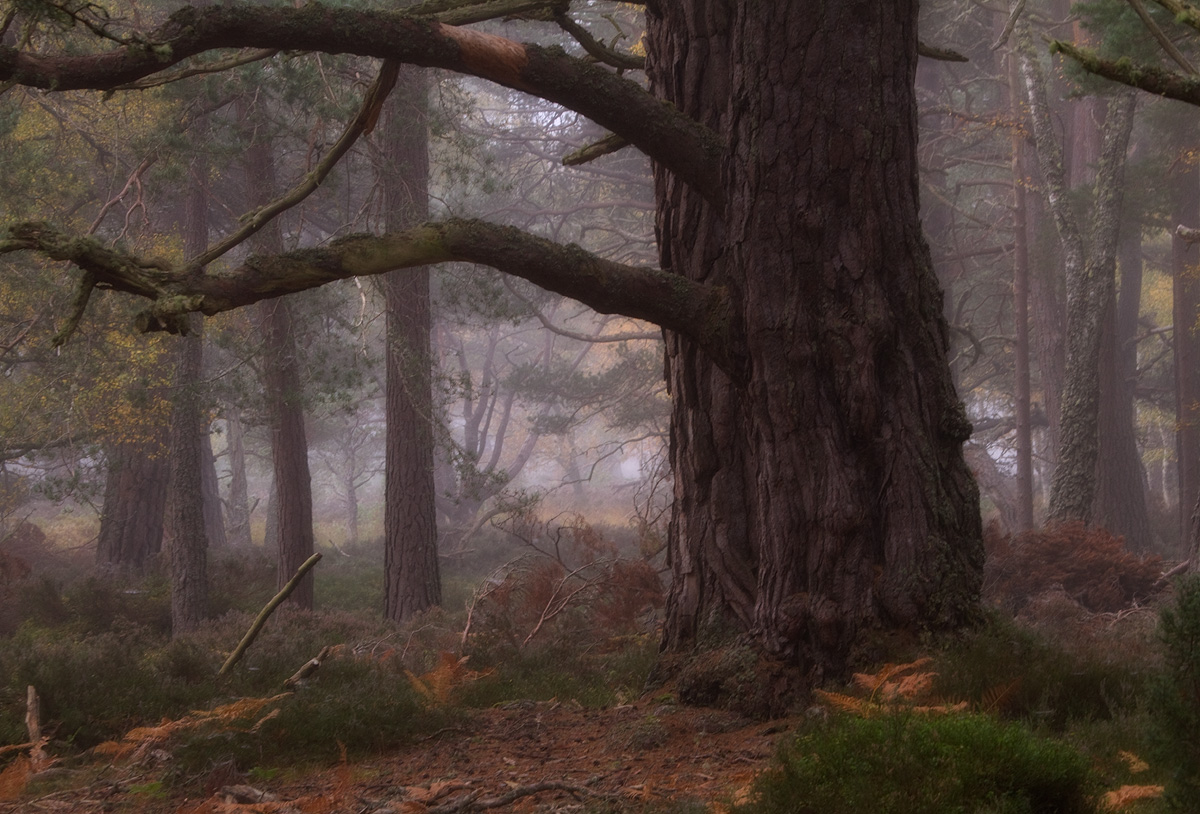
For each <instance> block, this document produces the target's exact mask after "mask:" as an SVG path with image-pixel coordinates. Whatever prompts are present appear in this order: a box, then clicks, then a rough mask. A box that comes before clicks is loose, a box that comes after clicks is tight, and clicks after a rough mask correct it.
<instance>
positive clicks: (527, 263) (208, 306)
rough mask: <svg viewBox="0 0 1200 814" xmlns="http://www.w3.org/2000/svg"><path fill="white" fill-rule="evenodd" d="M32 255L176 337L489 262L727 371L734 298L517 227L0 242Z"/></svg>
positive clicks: (28, 234) (33, 236)
mask: <svg viewBox="0 0 1200 814" xmlns="http://www.w3.org/2000/svg"><path fill="white" fill-rule="evenodd" d="M17 251H32V252H37V253H39V254H42V255H44V256H46V257H48V258H50V259H52V260H67V261H70V262H72V263H74V264H75V265H77V266H79V268H81V269H83V271H84V272H85V273H90V274H91V275H93V277H94V279H95V284H96V287H97V288H100V289H110V290H113V291H120V292H123V293H126V294H133V295H135V296H139V297H145V298H147V299H150V300H152V301H153V304H152V305H151V306H150V307H149V308H147V309H146V310H144V311H143V312H142V313H141V315H140V316H139V320H138V321H139V326H140V327H141V328H142V329H143V330H166V331H174V332H178V331H180V330H181V329H182V327H183V321H182V319H181V318H182V317H183V315H185V314H187V313H189V312H192V311H198V312H200V313H203V314H208V315H212V314H217V313H221V312H222V311H230V310H232V309H234V308H240V307H242V306H244V305H249V304H251V303H254V302H258V301H259V300H265V299H270V298H272V297H279V296H282V295H284V294H291V293H294V292H297V291H306V290H308V289H311V288H317V287H319V286H322V285H325V284H326V283H330V282H333V281H335V280H344V279H347V278H350V277H369V276H374V275H378V274H384V273H386V272H389V271H394V270H396V269H403V268H413V267H417V266H425V265H432V264H435V263H443V262H448V261H464V262H469V263H478V264H480V265H485V266H491V267H492V268H495V269H498V270H500V271H503V272H505V273H508V274H512V275H514V276H517V277H521V278H523V279H526V280H528V281H530V282H531V283H534V284H535V285H538V286H540V287H542V288H545V289H547V290H549V291H554V292H555V293H558V294H562V295H563V296H566V297H571V298H572V299H575V300H578V301H580V302H582V303H584V304H585V305H588V306H590V307H591V308H593V309H595V310H596V311H599V312H600V313H602V314H622V315H624V316H628V317H633V318H635V319H642V320H645V321H647V322H653V323H654V324H656V325H659V326H661V327H663V328H666V329H668V330H671V331H675V332H677V333H679V334H682V335H684V336H687V337H689V338H691V339H692V340H693V341H695V342H696V343H697V344H699V345H700V346H701V347H703V348H704V349H705V350H706V351H707V352H708V353H709V354H710V355H711V356H712V358H713V359H714V361H716V362H717V363H718V364H720V365H721V366H722V367H724V368H726V370H730V369H731V366H732V356H731V353H732V351H731V345H732V342H731V339H732V334H731V331H732V329H731V323H732V320H733V316H732V311H731V308H730V303H729V297H728V292H727V290H726V289H725V288H723V287H719V286H709V285H703V284H700V283H695V282H692V281H690V280H687V279H686V278H684V277H681V276H679V275H677V274H671V273H669V272H666V271H662V270H659V269H652V268H639V267H636V266H628V265H624V264H622V263H616V262H613V261H611V260H605V259H603V258H601V257H598V256H596V255H594V254H591V253H590V252H587V251H585V250H584V249H582V248H580V247H579V246H575V245H567V246H563V245H560V244H557V243H553V242H551V241H549V240H545V239H543V238H539V237H535V236H534V235H530V234H528V233H526V232H522V231H521V230H520V229H517V228H514V227H511V226H498V225H496V224H493V223H487V222H485V221H479V220H461V219H452V220H446V221H442V222H437V223H426V224H423V225H421V226H416V227H414V228H411V229H407V230H404V231H402V232H393V233H390V234H385V235H378V236H376V235H350V236H348V237H344V238H341V239H339V240H336V241H334V242H332V243H330V244H329V245H327V246H324V247H321V248H313V249H299V250H296V251H291V252H286V253H284V254H279V255H267V256H264V255H252V256H250V257H248V258H247V259H246V260H245V261H244V262H243V263H242V264H241V265H240V266H238V267H237V268H233V269H229V270H224V271H211V270H206V269H204V268H202V267H200V266H198V265H196V264H194V263H193V264H188V265H184V266H182V267H170V266H164V265H163V264H161V263H158V262H154V261H147V260H143V259H140V258H137V257H135V256H133V255H131V254H127V253H125V252H122V251H120V250H117V249H111V248H108V247H107V246H105V245H104V244H102V243H101V242H100V241H98V240H95V239H93V238H79V237H73V236H71V235H68V234H66V233H64V232H62V231H60V230H58V229H56V228H54V227H52V226H50V225H49V224H46V223H38V222H31V223H21V224H17V225H16V226H14V227H12V228H11V229H10V230H9V234H8V237H7V238H6V239H3V240H0V254H5V253H10V252H17Z"/></svg>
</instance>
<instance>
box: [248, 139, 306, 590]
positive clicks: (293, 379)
mask: <svg viewBox="0 0 1200 814" xmlns="http://www.w3.org/2000/svg"><path fill="white" fill-rule="evenodd" d="M246 180H247V183H248V185H249V190H248V194H247V198H248V199H249V200H250V201H251V204H252V205H255V206H261V205H262V204H263V203H266V202H267V201H269V200H270V199H271V196H273V195H274V194H275V191H276V182H275V166H274V158H273V156H272V153H271V150H270V145H269V143H268V142H267V141H266V139H265V137H263V136H262V135H261V134H260V135H259V136H258V140H256V141H255V142H254V143H253V144H251V146H250V147H249V148H248V149H247V150H246ZM256 196H261V197H257V198H256ZM253 241H254V245H255V248H256V249H258V250H259V251H264V252H271V253H278V252H282V251H283V234H282V233H281V232H280V228H279V222H278V221H273V222H272V223H270V224H268V225H267V226H266V228H264V229H263V230H262V231H261V232H259V233H258V234H257V235H256V236H255V237H254V238H253ZM258 317H259V325H260V326H261V330H262V333H263V355H264V358H263V369H264V380H265V381H264V382H263V384H264V389H265V392H266V399H267V413H268V416H269V419H270V423H271V460H272V467H273V472H274V474H275V490H276V495H277V499H276V501H275V506H276V520H277V522H278V524H279V525H278V529H279V531H278V555H277V557H276V567H277V573H276V580H275V581H276V584H277V586H278V587H279V588H280V589H282V588H283V586H284V585H286V584H287V583H288V580H290V579H291V578H292V575H293V574H295V573H296V570H297V569H298V568H299V567H300V566H301V565H303V564H304V561H305V560H307V559H308V558H309V557H311V556H312V553H313V522H312V480H311V477H310V475H309V470H308V438H307V436H306V434H305V430H304V403H303V388H302V385H301V383H300V366H299V361H298V360H297V358H296V338H295V334H294V333H293V330H292V315H291V310H290V308H289V307H288V303H287V301H286V300H285V299H283V298H279V299H274V300H267V301H264V302H262V303H260V304H259V306H258ZM287 601H288V602H289V603H291V604H292V605H294V606H296V607H299V608H303V609H305V610H312V607H313V577H312V573H311V572H309V573H308V574H306V575H305V577H304V579H303V580H302V581H301V582H300V584H299V585H298V586H297V587H296V589H295V590H294V591H292V593H291V594H290V595H289V596H288V598H287Z"/></svg>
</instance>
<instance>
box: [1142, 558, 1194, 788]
mask: <svg viewBox="0 0 1200 814" xmlns="http://www.w3.org/2000/svg"><path fill="white" fill-rule="evenodd" d="M1159 635H1160V637H1161V640H1162V644H1163V647H1164V649H1165V651H1166V652H1165V664H1164V666H1163V671H1162V674H1161V676H1160V678H1159V680H1158V681H1156V682H1155V683H1154V684H1153V686H1152V687H1151V692H1150V709H1151V714H1152V716H1153V718H1154V722H1155V735H1156V740H1157V747H1158V748H1157V752H1158V757H1159V758H1160V760H1161V762H1162V764H1163V765H1164V766H1166V767H1169V771H1170V776H1169V779H1168V782H1167V794H1166V796H1167V800H1168V801H1169V802H1170V804H1171V805H1172V806H1174V807H1176V808H1178V809H1179V810H1181V811H1200V578H1198V577H1195V576H1191V577H1188V578H1186V579H1183V580H1180V581H1179V583H1178V584H1177V585H1176V587H1175V604H1174V606H1173V607H1167V608H1164V609H1163V611H1162V614H1161V616H1160V625H1159Z"/></svg>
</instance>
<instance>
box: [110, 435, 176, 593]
mask: <svg viewBox="0 0 1200 814" xmlns="http://www.w3.org/2000/svg"><path fill="white" fill-rule="evenodd" d="M107 458H108V478H107V480H106V481H105V485H104V506H103V508H102V509H101V513H100V536H99V538H98V540H97V542H96V564H97V565H98V566H100V567H101V568H103V569H107V570H113V571H121V570H126V571H135V572H136V571H141V570H142V568H144V567H145V565H146V561H147V560H148V559H149V558H150V557H151V556H153V555H155V554H157V553H158V552H159V549H160V548H161V547H162V539H163V513H164V511H165V510H166V505H167V482H168V481H167V477H168V473H169V472H170V466H169V464H168V462H167V455H166V438H161V439H160V440H158V441H154V440H150V441H149V442H147V443H143V444H133V443H127V444H119V445H117V446H115V447H113V448H111V449H109V451H108V456H107Z"/></svg>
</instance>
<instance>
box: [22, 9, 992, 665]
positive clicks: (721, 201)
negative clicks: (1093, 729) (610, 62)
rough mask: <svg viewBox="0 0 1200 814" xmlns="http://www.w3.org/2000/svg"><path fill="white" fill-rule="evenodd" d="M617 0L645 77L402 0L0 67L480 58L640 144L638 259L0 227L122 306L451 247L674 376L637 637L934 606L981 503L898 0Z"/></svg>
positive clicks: (170, 323)
mask: <svg viewBox="0 0 1200 814" xmlns="http://www.w3.org/2000/svg"><path fill="white" fill-rule="evenodd" d="M444 5H445V4H441V3H439V4H437V8H439V9H440V8H442V7H443V6H444ZM489 5H490V4H489ZM516 5H520V4H516ZM469 11H470V7H469V6H468V7H465V8H462V7H460V8H457V9H453V10H452V11H446V12H445V13H446V14H451V13H454V14H459V15H461V16H459V17H457V18H455V19H454V21H457V22H462V21H463V19H467V20H469V19H470V17H469ZM438 13H441V12H438ZM646 13H647V27H648V31H647V37H646V50H647V61H646V65H647V73H648V75H649V79H650V90H649V91H647V90H646V89H644V88H643V87H642V86H640V85H639V84H637V83H636V82H634V81H632V80H629V79H625V78H623V77H622V76H620V75H619V73H618V72H615V71H613V70H610V69H608V68H606V67H604V66H603V65H601V64H594V63H592V62H589V61H586V60H584V59H580V58H576V57H572V56H570V55H568V54H567V53H565V52H564V51H562V50H560V49H548V48H542V47H539V46H537V45H532V44H518V43H516V42H513V41H510V40H506V39H502V38H500V37H497V36H494V35H488V34H484V33H482V32H478V31H473V30H470V29H467V28H464V27H461V26H456V25H451V24H448V23H450V22H452V20H451V18H449V17H444V18H442V19H441V20H434V19H433V18H432V17H431V16H430V15H429V14H428V13H423V12H422V9H421V8H418V9H416V10H414V11H411V12H407V13H399V12H383V11H362V10H355V9H347V8H341V7H339V8H337V9H336V10H334V9H332V8H328V7H325V6H321V5H319V4H308V5H306V6H304V7H301V8H291V7H261V6H251V5H224V6H214V7H209V8H205V9H194V8H185V9H182V10H181V11H179V12H176V13H175V14H174V15H172V17H171V18H170V20H168V21H167V22H166V23H164V24H163V25H162V26H161V27H159V28H158V29H156V30H153V31H147V32H142V33H141V34H140V35H139V37H138V38H137V40H136V43H134V42H133V41H130V42H129V43H128V44H118V45H115V46H112V47H109V48H108V49H107V50H105V51H103V52H102V53H96V54H88V55H85V56H72V55H68V54H65V53H64V54H59V53H54V54H49V53H47V54H34V53H29V52H24V51H20V50H17V49H14V48H3V49H0V81H10V80H12V81H16V82H19V83H22V84H25V85H29V86H35V87H45V88H51V87H53V88H57V89H60V90H67V89H73V88H116V87H118V86H121V85H123V84H126V83H129V82H132V81H134V80H136V79H138V78H139V77H145V76H149V75H152V74H159V73H161V72H163V71H165V70H167V69H169V68H171V67H172V66H175V65H178V64H179V63H181V62H182V61H184V60H188V59H190V58H192V57H194V56H197V55H201V54H204V53H206V52H209V51H211V50H213V49H217V48H231V47H253V48H280V49H287V50H289V51H305V50H316V51H325V52H339V53H355V54H359V55H362V56H374V57H379V58H388V59H395V60H398V61H401V62H408V63H412V64H417V65H423V66H427V67H441V68H446V69H451V70H457V71H460V72H463V73H468V74H473V75H476V76H480V77H483V78H487V79H490V80H492V81H495V82H498V83H500V84H502V85H506V86H508V87H511V88H516V89H519V90H522V91H525V92H527V93H532V94H535V95H539V96H542V97H543V98H546V99H549V100H551V101H555V102H557V103H559V104H563V105H564V106H566V107H569V108H571V109H574V110H577V111H579V112H580V113H583V114H584V115H586V116H588V117H589V118H592V119H593V120H594V121H596V122H597V123H599V124H601V125H603V126H605V127H608V128H610V129H611V130H613V131H614V132H615V133H616V134H617V135H618V136H620V137H621V138H622V139H624V140H626V141H627V142H628V143H630V144H632V145H635V146H637V147H638V148H640V149H642V150H643V151H644V152H646V153H647V154H648V155H649V156H650V157H651V158H652V159H653V160H654V162H655V168H654V174H655V182H656V189H657V193H656V197H657V224H658V232H659V236H660V246H659V252H660V265H661V269H659V270H656V269H651V268H645V267H635V266H627V265H623V264H620V263H615V262H612V261H606V260H602V259H601V258H598V257H596V256H594V255H590V254H588V253H587V252H585V251H583V250H582V249H579V248H578V247H570V246H565V247H564V246H559V245H556V244H553V243H551V242H549V241H546V240H543V239H540V238H536V237H534V236H532V235H527V234H523V233H521V232H519V231H518V230H516V229H512V228H507V227H496V226H492V225H490V224H487V223H484V222H479V221H460V220H449V221H443V222H440V223H433V224H425V225H422V226H418V227H414V228H411V229H407V230H404V231H402V232H393V233H390V234H387V235H383V236H370V235H358V236H352V237H348V238H345V239H342V240H339V241H336V242H334V243H332V244H330V245H328V246H326V247H323V248H308V249H302V250H298V251H294V252H288V253H283V254H275V255H271V256H262V255H259V256H255V257H252V258H249V259H248V260H246V261H245V263H243V264H242V265H241V266H239V267H238V268H236V269H231V270H227V271H224V272H208V273H196V271H195V270H194V269H191V270H185V269H178V268H168V269H162V268H157V267H154V266H152V265H150V264H148V263H147V262H146V261H144V260H141V259H139V258H136V257H134V256H132V255H130V254H127V253H125V252H122V251H119V250H110V249H108V248H106V247H105V246H102V245H99V244H97V243H96V242H94V241H87V240H80V239H71V238H69V237H67V236H65V235H64V234H63V233H62V232H60V231H58V230H56V229H54V228H53V227H50V226H47V225H45V224H37V223H23V224H14V225H13V226H12V227H11V228H10V230H9V234H8V237H7V238H6V239H5V240H3V241H0V252H8V251H16V250H33V251H40V252H42V253H43V254H45V255H46V256H48V257H51V258H54V259H64V260H65V259H70V260H72V261H73V262H75V263H76V264H77V265H79V266H80V267H82V268H84V269H85V270H88V271H90V272H91V273H92V275H94V276H95V278H96V279H97V280H98V281H99V282H100V283H101V284H103V285H107V286H111V287H113V288H116V289H118V290H121V291H125V292H127V293H132V294H137V295H140V296H143V297H148V298H150V299H152V300H154V302H153V304H152V305H151V306H150V308H149V309H147V310H146V312H145V313H144V320H145V322H146V324H147V325H149V326H151V327H163V328H178V327H180V324H181V323H180V317H181V315H182V314H183V313H185V312H188V311H201V312H203V313H216V312H218V311H222V310H228V309H230V308H234V307H238V306H240V305H244V304H248V303H250V302H254V301H257V300H260V299H263V298H266V297H271V296H276V295H279V294H282V293H286V292H288V291H293V290H299V289H302V288H310V287H314V286H317V285H320V284H322V283H324V282H327V281H329V280H333V279H338V278H343V277H346V276H350V275H366V274H375V273H384V272H387V271H391V270H394V269H396V268H402V267H416V266H421V265H427V264H429V263H434V262H442V261H445V260H450V259H458V260H465V261H471V262H476V263H483V264H487V265H491V266H493V267H496V268H498V269H500V270H502V271H506V272H508V273H512V274H517V275H518V276H521V277H524V278H525V279H528V280H530V281H532V282H535V283H537V284H539V285H542V286H544V287H546V288H549V289H552V290H555V291H558V292H559V293H562V294H565V295H567V296H571V297H575V298H577V299H579V300H581V301H583V302H585V303H587V304H589V305H591V306H592V307H594V308H596V309H597V310H599V311H602V312H605V313H610V312H619V313H623V314H626V315H628V316H633V317H637V318H642V319H647V320H650V321H653V322H656V323H657V324H659V325H660V326H662V327H663V328H664V329H666V339H667V380H668V383H669V385H670V388H671V394H672V399H673V402H672V409H673V426H672V438H671V461H672V466H673V468H674V471H675V504H674V509H673V515H672V521H671V529H670V542H669V555H670V562H671V569H672V572H673V583H672V587H671V594H670V600H669V609H668V614H667V620H666V629H665V644H666V646H668V647H670V648H676V649H683V648H687V647H690V646H692V645H693V644H695V643H696V642H697V641H699V640H700V639H701V637H702V636H703V634H704V633H705V631H706V630H708V629H710V628H712V627H714V626H716V627H717V628H718V629H731V630H733V631H738V630H741V631H745V632H746V633H748V634H750V636H751V637H752V640H753V641H755V642H756V643H757V645H758V646H759V647H760V648H761V649H762V650H763V651H765V652H767V653H770V654H772V655H774V656H775V657H777V658H780V659H784V660H786V661H787V662H788V663H790V664H791V665H792V667H793V668H798V670H799V671H800V673H802V674H804V675H807V676H809V677H810V678H811V677H818V676H821V675H825V674H830V673H837V672H840V671H842V670H843V669H844V668H845V667H846V666H847V662H848V660H849V659H850V657H851V655H852V652H853V650H854V647H855V645H856V643H858V642H859V641H860V639H861V636H862V635H863V634H866V633H868V632H870V631H873V630H876V629H897V628H901V629H913V628H917V627H922V626H927V627H934V628H938V627H946V626H951V625H956V624H958V623H961V622H962V621H963V620H965V619H966V618H967V617H968V616H969V615H970V614H971V613H972V610H973V608H974V605H975V602H976V599H977V596H978V590H979V581H980V569H981V565H982V546H981V529H980V522H979V507H978V498H977V493H976V489H975V484H974V481H973V480H972V478H971V475H970V473H969V471H968V470H967V468H966V465H965V464H964V462H963V456H962V444H963V442H964V441H965V440H966V439H967V437H968V436H969V435H970V424H969V423H968V421H967V419H966V416H965V413H964V410H963V407H962V404H961V403H960V402H959V400H958V397H957V395H956V394H955V392H954V387H953V383H952V381H951V378H950V375H949V369H948V364H947V344H948V343H947V336H946V325H945V322H944V319H943V316H942V296H941V291H940V289H939V287H938V284H937V281H936V279H935V277H934V274H933V271H932V269H931V263H930V258H929V251H928V248H927V246H926V244H925V241H924V238H923V236H922V234H921V228H920V223H919V220H918V216H917V210H918V200H917V178H916V166H917V165H916V146H917V143H916V133H917V130H916V115H915V113H916V110H915V104H914V91H913V80H914V73H915V68H916V62H917V49H918V43H917V31H916V22H917V3H916V1H915V0H891V2H878V1H877V0H843V1H842V2H836V3H833V2H828V3H822V4H820V5H819V8H818V7H816V5H815V4H810V3H803V4H801V3H788V2H776V3H769V4H747V3H743V2H735V0H697V1H696V2H692V3H687V4H684V3H680V2H675V1H674V0H672V1H670V2H668V1H667V0H655V1H654V2H649V3H648V4H647V6H646ZM146 43H150V45H149V46H147V45H146Z"/></svg>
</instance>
